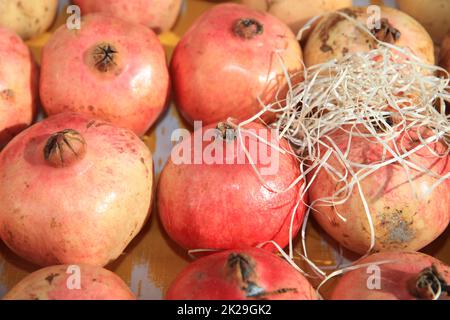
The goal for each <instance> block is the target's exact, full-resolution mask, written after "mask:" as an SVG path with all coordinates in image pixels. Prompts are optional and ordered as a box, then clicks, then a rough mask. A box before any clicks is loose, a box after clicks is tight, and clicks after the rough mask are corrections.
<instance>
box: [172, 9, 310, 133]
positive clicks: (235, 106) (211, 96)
mask: <svg viewBox="0 0 450 320" xmlns="http://www.w3.org/2000/svg"><path fill="white" fill-rule="evenodd" d="M240 19H254V20H256V21H258V22H259V23H260V24H261V25H262V29H261V33H260V34H256V35H255V36H254V37H253V38H243V37H241V36H238V35H237V34H236V33H235V31H234V30H235V26H236V23H237V22H238V21H239V20H240ZM255 28H256V27H255ZM276 52H277V53H278V54H279V56H278V55H277V53H276ZM279 57H281V58H282V60H283V63H284V65H285V67H286V69H287V70H288V71H289V72H291V73H294V72H297V71H299V70H301V69H302V52H301V48H300V46H299V44H298V42H297V40H296V38H295V36H294V34H293V33H292V31H291V30H290V29H289V27H287V26H286V25H285V24H284V23H282V22H281V21H279V20H277V19H276V18H275V17H273V16H271V15H270V14H267V13H263V12H260V11H255V10H252V9H250V8H247V7H245V6H243V5H238V4H231V3H227V4H219V5H217V6H214V7H213V8H212V9H210V10H208V11H207V12H205V13H204V14H203V15H202V16H201V17H200V18H199V19H198V20H197V21H196V22H195V23H194V24H193V25H192V26H191V27H190V29H189V30H188V31H187V32H186V33H185V35H184V36H183V38H182V39H181V41H180V42H179V43H178V45H177V47H176V48H175V51H174V54H173V57H172V61H171V66H170V70H171V75H172V79H173V87H174V94H175V99H176V104H177V106H178V108H179V110H180V112H181V113H182V114H183V116H184V117H185V118H186V119H187V120H188V121H189V122H192V121H194V120H201V121H203V125H208V124H212V123H216V122H218V121H222V120H224V119H227V118H228V117H233V118H236V119H238V120H246V119H248V118H250V117H251V116H253V115H255V114H256V113H257V112H259V111H260V110H261V109H262V107H261V104H260V102H259V101H258V100H257V98H258V97H259V98H261V101H262V102H263V103H265V104H269V103H271V102H274V101H275V100H276V93H277V91H278V90H281V92H280V94H279V96H280V97H283V93H284V92H285V91H286V90H285V89H286V81H285V76H284V73H283V69H282V68H283V67H282V64H281V62H280V61H279ZM292 81H294V78H293V80H292ZM294 82H295V81H294ZM264 118H265V119H266V120H267V121H269V122H270V121H271V120H273V119H274V115H273V114H270V115H269V114H268V113H267V114H266V115H265V117H264Z"/></svg>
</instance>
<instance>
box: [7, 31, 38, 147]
mask: <svg viewBox="0 0 450 320" xmlns="http://www.w3.org/2000/svg"><path fill="white" fill-rule="evenodd" d="M38 77H39V75H38V68H37V66H36V64H35V62H34V60H33V56H32V55H31V52H30V50H29V49H28V47H27V46H26V45H25V43H24V42H23V41H22V39H20V37H19V36H18V35H16V34H15V33H13V32H12V31H9V30H7V29H4V28H1V27H0V110H1V111H0V149H2V148H3V147H4V146H5V145H6V144H7V143H8V142H9V141H10V140H11V139H12V138H13V137H14V136H15V135H16V134H18V133H19V132H20V131H22V130H23V129H25V128H26V127H28V126H29V125H30V124H31V123H32V121H33V119H34V116H35V113H36V108H37V101H38Z"/></svg>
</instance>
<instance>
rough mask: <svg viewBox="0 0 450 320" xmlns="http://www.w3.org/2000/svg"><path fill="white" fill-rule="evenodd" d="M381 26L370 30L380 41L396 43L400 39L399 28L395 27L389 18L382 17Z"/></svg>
mask: <svg viewBox="0 0 450 320" xmlns="http://www.w3.org/2000/svg"><path fill="white" fill-rule="evenodd" d="M378 23H379V28H377V27H374V28H373V29H372V30H370V32H371V33H372V34H373V35H374V36H375V37H376V38H377V39H378V40H380V41H384V42H387V43H395V42H396V41H397V40H398V39H400V36H401V33H400V31H399V30H398V29H396V28H394V27H393V26H392V25H391V24H390V23H389V20H388V19H386V18H382V19H380V21H379V22H378Z"/></svg>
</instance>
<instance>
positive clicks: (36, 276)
mask: <svg viewBox="0 0 450 320" xmlns="http://www.w3.org/2000/svg"><path fill="white" fill-rule="evenodd" d="M135 299H136V298H135V296H134V295H133V293H132V292H131V291H130V289H129V288H128V287H127V285H126V284H125V283H124V282H123V280H122V279H120V278H119V277H118V276H117V275H115V274H114V273H112V272H111V271H108V270H106V269H103V268H100V267H93V266H88V265H81V266H77V265H59V266H51V267H47V268H44V269H40V270H38V271H35V272H33V273H32V274H30V275H28V276H27V277H25V278H24V279H22V281H20V282H19V283H18V284H17V285H16V286H15V287H14V288H12V289H11V291H9V292H8V293H7V294H6V295H5V296H4V297H3V300H135Z"/></svg>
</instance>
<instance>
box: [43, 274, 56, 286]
mask: <svg viewBox="0 0 450 320" xmlns="http://www.w3.org/2000/svg"><path fill="white" fill-rule="evenodd" d="M57 276H59V273H50V274H49V275H48V276H47V277H46V278H45V280H47V282H48V283H49V284H50V285H51V284H52V282H53V279H55V278H56V277H57Z"/></svg>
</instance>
